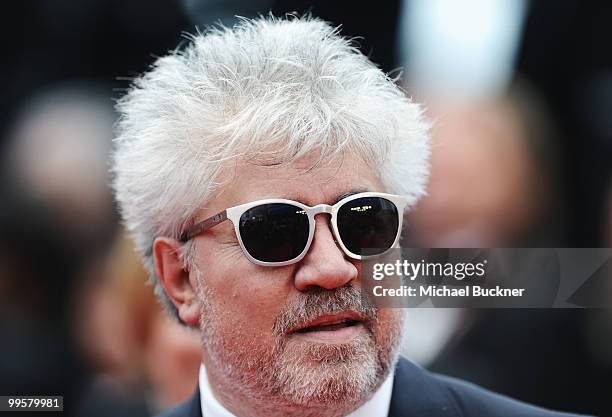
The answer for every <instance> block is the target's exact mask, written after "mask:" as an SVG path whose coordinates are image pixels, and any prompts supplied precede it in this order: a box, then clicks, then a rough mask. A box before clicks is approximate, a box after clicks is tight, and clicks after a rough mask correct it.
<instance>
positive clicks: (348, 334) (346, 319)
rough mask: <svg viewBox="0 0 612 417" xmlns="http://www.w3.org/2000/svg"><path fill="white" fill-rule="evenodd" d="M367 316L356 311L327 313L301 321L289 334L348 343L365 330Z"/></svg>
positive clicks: (314, 339)
mask: <svg viewBox="0 0 612 417" xmlns="http://www.w3.org/2000/svg"><path fill="white" fill-rule="evenodd" d="M365 320H366V318H365V317H364V316H363V315H361V314H359V313H357V312H354V311H346V312H341V313H333V314H325V315H322V316H319V317H317V318H316V319H314V320H311V321H308V322H304V323H300V324H298V325H297V326H295V327H293V328H292V329H290V330H289V332H288V333H289V334H290V335H292V336H295V337H298V338H300V339H308V340H311V341H317V342H323V343H346V342H348V341H350V340H352V339H353V338H354V337H356V336H357V335H358V334H359V333H360V332H361V331H363V330H364V323H365Z"/></svg>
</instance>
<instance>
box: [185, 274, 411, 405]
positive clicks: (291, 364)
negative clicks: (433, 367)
mask: <svg viewBox="0 0 612 417" xmlns="http://www.w3.org/2000/svg"><path fill="white" fill-rule="evenodd" d="M196 282H198V297H199V299H200V330H201V335H202V344H203V347H204V350H205V352H206V353H207V357H208V358H209V360H210V361H211V362H212V363H209V364H207V366H212V367H214V372H215V374H216V375H218V376H219V377H220V378H222V379H223V385H224V387H220V390H219V391H222V392H224V393H227V395H226V396H227V397H228V398H226V399H227V400H228V401H231V402H234V401H235V398H236V397H238V398H241V399H242V401H246V402H248V404H249V405H250V407H251V408H252V411H253V412H252V414H250V415H266V416H274V415H285V416H290V415H299V416H310V415H312V416H315V415H316V416H343V415H346V414H348V413H350V412H351V411H353V410H354V409H356V408H358V407H359V406H361V405H362V404H363V403H365V402H366V401H367V400H368V399H369V398H371V396H372V395H373V394H374V393H375V392H376V390H377V389H378V388H379V387H380V385H381V384H382V383H383V382H384V380H385V378H386V377H387V376H388V374H389V372H390V370H391V369H392V367H393V366H394V365H395V362H396V361H397V358H398V351H399V345H400V342H401V335H402V328H403V322H404V320H403V313H401V312H400V311H398V314H397V320H395V322H394V323H392V328H390V329H388V331H386V332H384V334H377V333H376V331H375V329H376V326H375V325H374V324H375V322H376V320H377V318H376V315H377V314H376V310H375V309H374V308H372V307H362V306H361V297H360V294H359V291H358V290H356V289H355V288H354V287H342V288H339V289H336V290H333V291H321V292H320V293H315V294H313V295H310V294H309V295H308V296H307V297H308V298H306V301H305V302H304V303H303V304H301V305H299V306H297V308H296V306H288V307H287V308H285V309H284V310H283V311H282V312H281V314H280V315H279V317H278V318H277V320H276V322H275V325H274V329H273V334H275V335H276V342H275V344H274V346H273V347H270V346H261V345H257V344H255V343H253V342H252V341H251V340H247V339H248V338H246V337H242V338H241V337H240V335H236V334H235V335H233V336H234V337H232V338H230V339H231V340H226V338H224V337H223V336H222V332H221V328H220V326H219V323H221V322H222V320H223V315H221V314H219V312H217V311H216V309H215V308H214V306H213V305H212V303H211V302H210V301H211V300H214V298H213V294H212V292H211V291H210V289H209V288H207V287H206V285H205V283H204V281H203V280H202V277H201V274H199V273H198V276H197V279H196ZM347 309H352V310H356V309H358V311H361V312H362V313H363V314H365V315H367V316H368V317H371V321H370V322H369V326H366V330H367V332H362V334H361V335H359V336H358V337H356V338H355V339H354V340H352V341H351V342H350V343H346V344H342V345H330V344H325V343H314V342H312V343H309V344H308V346H304V344H300V343H299V342H295V341H294V340H291V339H290V338H288V337H287V335H286V334H285V333H284V330H285V329H287V328H289V327H290V326H291V325H292V324H293V323H295V322H299V320H302V321H304V318H314V317H316V316H318V315H320V314H322V313H323V312H328V313H329V312H335V311H343V310H347ZM381 333H382V332H381ZM230 392H231V394H230ZM230 396H231V397H233V398H229V397H230ZM220 401H223V399H220ZM255 410H256V411H255Z"/></svg>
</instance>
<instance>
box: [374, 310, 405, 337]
mask: <svg viewBox="0 0 612 417" xmlns="http://www.w3.org/2000/svg"><path fill="white" fill-rule="evenodd" d="M404 317H405V313H404V311H403V309H401V308H379V309H378V320H377V322H376V325H375V326H374V337H375V339H376V340H377V342H378V343H384V344H388V343H393V342H394V341H395V340H396V339H397V338H399V337H400V335H401V333H402V332H403V328H404Z"/></svg>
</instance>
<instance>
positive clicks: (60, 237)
mask: <svg viewBox="0 0 612 417" xmlns="http://www.w3.org/2000/svg"><path fill="white" fill-rule="evenodd" d="M459 5H461V6H459ZM4 9H5V10H4V12H3V14H2V17H1V18H0V19H2V23H3V24H2V25H1V29H0V30H2V32H3V33H2V38H1V39H2V41H0V42H2V46H3V50H4V51H5V56H6V58H5V65H3V66H2V67H1V68H0V72H1V74H2V79H3V80H4V88H3V93H2V95H1V96H0V108H1V110H2V111H0V147H1V148H0V149H1V150H0V159H1V161H2V163H1V164H0V167H1V168H0V191H1V193H2V196H3V204H2V205H0V340H1V343H0V395H11V394H12V395H27V394H38V395H63V396H64V403H65V406H64V407H65V410H66V412H65V415H66V414H67V415H75V416H108V415H115V416H116V417H120V416H133V417H138V416H150V415H153V414H155V413H156V412H158V411H159V410H161V409H164V408H166V407H168V406H170V405H172V404H175V403H177V402H179V401H181V400H183V399H185V398H187V397H188V396H189V395H190V394H191V393H192V392H193V390H194V389H195V384H196V381H197V374H198V366H199V361H200V353H199V350H200V348H199V346H200V340H199V339H198V335H197V333H195V332H192V331H190V330H189V329H186V328H183V327H181V326H179V325H178V324H176V323H174V322H173V321H172V320H170V319H169V318H167V317H166V315H165V314H164V312H163V311H162V308H161V306H160V305H159V303H158V302H157V301H156V299H155V296H154V295H153V291H152V288H150V287H148V286H147V284H146V283H147V274H146V272H145V270H144V269H143V267H142V265H141V264H140V261H139V259H138V257H137V256H136V253H135V252H134V249H133V246H132V244H131V242H130V240H129V238H128V237H127V236H125V234H124V232H123V230H122V228H121V225H120V224H119V222H118V218H119V216H118V215H117V213H116V208H115V206H114V203H113V199H112V195H111V192H110V189H109V187H108V184H109V174H108V162H107V158H108V154H109V152H110V150H111V149H112V137H113V123H114V122H115V119H116V114H115V113H114V110H113V102H114V100H115V99H116V98H117V97H120V96H121V94H122V92H123V91H125V89H126V88H127V87H128V86H129V80H130V79H131V78H132V77H134V76H135V75H137V74H139V73H142V72H143V71H145V70H146V69H147V68H148V66H149V65H150V64H151V63H152V62H153V60H154V58H155V56H159V55H163V54H164V53H166V52H167V51H168V50H171V49H174V48H175V47H176V45H177V44H178V43H179V42H181V39H182V38H181V35H182V34H183V33H184V32H193V31H194V30H196V27H199V28H204V27H205V26H206V25H208V24H212V23H216V22H221V23H223V24H226V25H231V24H232V23H233V22H234V21H235V19H236V17H235V16H236V15H240V16H247V17H248V16H255V15H257V14H258V13H266V12H268V11H272V12H273V13H274V14H276V15H283V14H285V13H288V12H298V13H303V12H306V11H310V12H312V14H313V15H315V16H319V17H321V18H323V19H325V20H328V21H330V22H333V23H334V24H336V25H342V33H343V34H344V35H347V36H359V37H360V38H358V39H357V41H358V42H359V45H360V48H362V50H363V51H364V52H365V53H366V54H368V55H369V56H370V57H371V59H372V60H373V61H374V62H376V63H378V64H379V65H380V66H381V68H382V69H383V70H384V71H386V72H390V73H391V74H395V75H399V74H398V72H397V68H398V67H404V68H405V71H404V73H403V74H402V76H401V77H399V78H398V82H399V83H401V84H402V86H403V88H404V89H405V90H406V91H407V93H408V94H409V95H411V96H412V97H414V99H415V100H417V101H419V102H423V103H425V104H426V111H427V114H428V115H429V117H430V118H431V119H432V120H433V127H432V146H433V149H432V150H433V153H432V161H431V169H432V175H431V180H430V185H429V192H428V196H427V197H426V198H424V199H423V200H422V201H420V202H419V203H418V204H417V206H416V207H414V208H413V209H412V210H410V212H409V213H408V214H407V216H406V223H407V225H408V226H407V228H406V230H405V233H404V236H403V241H404V244H405V245H415V246H423V247H608V246H611V245H612V175H611V174H612V163H611V161H612V53H611V51H610V48H609V39H612V26H610V25H609V22H610V21H611V20H612V5H610V4H609V3H606V2H603V1H587V2H583V1H578V0H558V1H552V0H538V1H527V0H524V1H519V0H466V1H462V2H456V1H453V0H405V1H401V0H391V1H388V2H385V4H384V5H377V6H374V5H373V4H372V3H371V2H356V1H351V2H349V1H345V0H336V1H333V2H329V1H327V2H326V1H323V0H311V1H301V0H291V1H273V0H253V1H239V0H232V1H218V0H208V1H206V0H182V1H180V0H176V1H161V0H155V1H146V2H145V1H144V0H130V1H129V2H119V1H116V0H88V1H86V2H76V1H68V0H35V1H29V2H22V3H16V4H12V5H11V6H9V5H6V6H5V7H4ZM611 296H612V294H611ZM408 316H409V319H408V323H407V326H408V332H407V338H406V339H407V340H406V342H405V346H404V353H405V354H406V355H407V356H409V357H410V358H411V359H412V360H414V361H416V362H418V363H420V364H422V365H423V366H426V367H429V368H431V369H433V370H435V371H439V372H442V373H446V374H450V375H455V376H458V377H461V378H464V379H467V380H470V381H473V382H476V383H478V384H480V385H483V386H485V387H487V388H491V389H494V390H497V391H500V392H502V393H506V394H508V395H511V396H513V397H516V398H519V399H522V400H525V401H528V402H532V403H536V404H539V405H542V406H546V407H551V408H557V409H564V410H568V411H576V412H583V413H591V414H596V415H612V402H611V401H610V392H612V310H610V309H568V310H563V309H556V310H544V309H542V310H532V309H521V310H503V309H499V310H460V309H415V310H411V311H410V312H408Z"/></svg>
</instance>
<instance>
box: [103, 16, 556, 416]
mask: <svg viewBox="0 0 612 417" xmlns="http://www.w3.org/2000/svg"><path fill="white" fill-rule="evenodd" d="M118 108H119V110H120V112H121V114H122V116H121V121H120V123H119V126H118V137H117V140H116V142H117V149H116V151H115V154H114V162H113V171H114V173H115V180H114V188H115V192H116V196H117V200H118V201H119V204H120V207H121V212H122V215H123V219H124V221H125V224H126V226H127V228H128V229H129V230H130V232H131V233H132V234H133V237H134V239H135V241H136V245H137V247H138V249H139V252H140V253H141V255H142V256H143V258H144V260H145V263H146V265H147V266H148V268H149V271H150V272H151V278H152V280H153V282H154V283H155V285H156V292H157V294H158V295H159V296H160V298H161V299H162V300H163V301H164V303H165V305H166V306H167V308H168V310H169V311H170V312H171V313H172V314H173V315H174V316H175V318H176V319H177V320H178V321H180V322H181V323H183V324H185V325H187V326H190V327H193V328H195V329H198V330H199V333H200V335H201V342H202V357H201V360H202V363H201V368H200V374H199V387H198V390H197V391H196V393H195V394H194V395H193V396H192V397H191V399H190V400H188V401H187V402H186V403H184V404H182V405H181V406H179V407H177V408H174V409H172V410H170V411H168V412H167V413H165V414H164V416H194V417H195V416H203V415H204V416H210V417H214V416H232V415H236V416H263V415H266V416H274V415H284V416H287V415H295V416H305V415H309V416H311V415H317V416H345V415H350V416H353V417H354V416H365V415H367V416H373V417H375V416H385V415H389V416H399V415H402V416H408V415H411V416H412V415H414V416H416V415H428V416H432V417H433V416H442V415H456V416H459V415H464V416H468V415H471V416H480V415H490V416H493V415H497V416H502V415H505V416H510V415H512V416H514V415H521V416H561V415H563V414H560V413H556V412H552V411H547V410H544V409H540V408H537V407H534V406H530V405H526V404H523V403H519V402H516V401H514V400H511V399H509V398H507V397H503V396H500V395H497V394H494V393H491V392H488V391H485V390H482V389H481V388H478V387H476V386H473V385H470V384H465V383H463V382H461V381H458V380H453V379H448V378H446V377H442V376H438V375H435V374H430V373H428V372H426V371H424V370H423V369H420V368H419V367H417V366H414V365H413V364H411V363H410V362H409V361H407V360H406V359H404V358H401V357H399V355H398V347H399V344H400V341H401V337H402V333H403V332H402V329H403V323H404V319H403V315H404V314H403V312H402V311H401V310H398V309H384V308H374V307H370V306H367V305H364V304H362V303H361V302H360V300H361V297H360V292H359V288H360V285H361V272H360V271H361V260H362V259H363V255H362V254H363V252H362V250H363V248H365V247H372V246H376V247H381V248H382V249H389V248H391V247H394V246H396V244H397V242H398V238H399V235H400V231H401V220H402V215H403V211H404V209H405V208H406V207H411V206H412V205H413V204H414V203H415V202H416V201H417V200H418V199H419V198H420V197H421V196H422V195H423V194H424V191H425V182H426V178H427V173H428V162H427V161H428V154H429V151H428V148H429V146H428V139H427V133H426V131H427V126H428V125H427V123H426V121H425V120H424V119H423V117H422V113H421V109H420V107H419V106H418V105H416V104H415V103H413V102H412V101H410V100H408V99H407V98H406V97H405V95H404V94H403V92H402V91H401V90H400V89H399V88H397V86H396V85H395V84H394V83H393V81H392V80H391V79H390V78H388V77H387V76H385V74H384V73H383V72H382V71H380V70H379V69H378V68H377V67H376V66H375V65H374V64H373V63H372V62H371V61H369V60H368V59H367V58H366V57H365V56H364V55H362V54H361V53H360V52H358V50H357V49H356V48H354V47H352V45H351V44H350V42H349V41H347V40H346V39H344V38H342V37H340V36H339V35H338V32H337V30H335V29H333V28H332V27H331V26H329V25H327V24H325V23H324V22H322V21H320V20H318V19H315V18H309V17H306V18H291V19H289V20H279V19H275V18H272V17H270V18H261V19H257V20H243V21H242V22H241V23H240V24H239V25H237V26H234V27H233V28H232V29H226V28H218V29H211V30H209V31H208V32H206V33H204V34H199V35H196V36H194V37H192V42H191V44H190V45H189V46H187V47H186V48H185V49H184V50H183V51H181V52H174V53H172V54H170V55H168V56H165V57H162V58H160V59H159V60H158V61H157V62H156V64H155V65H154V66H153V68H152V70H151V71H150V72H149V73H147V74H145V75H144V76H142V77H141V78H138V79H137V80H135V83H134V86H133V88H132V90H130V91H129V92H128V94H127V95H126V96H125V97H124V98H123V99H122V100H121V101H120V103H119V107H118ZM390 193H391V194H390ZM269 199H272V200H269ZM332 205H333V206H332ZM319 214H323V216H318V215H319ZM328 214H329V215H331V219H332V220H331V222H328V221H327V215H328ZM357 225H359V227H357ZM372 239H375V241H373V240H372Z"/></svg>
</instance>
